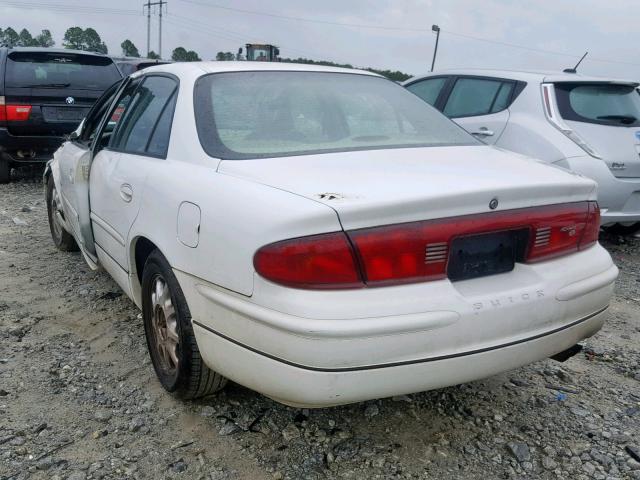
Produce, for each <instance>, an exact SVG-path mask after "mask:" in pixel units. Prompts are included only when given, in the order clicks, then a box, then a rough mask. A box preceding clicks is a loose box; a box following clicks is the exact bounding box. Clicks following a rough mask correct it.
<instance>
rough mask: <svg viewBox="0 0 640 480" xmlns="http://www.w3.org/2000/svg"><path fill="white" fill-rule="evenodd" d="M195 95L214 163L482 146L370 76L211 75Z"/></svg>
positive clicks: (429, 109) (394, 86) (427, 108)
mask: <svg viewBox="0 0 640 480" xmlns="http://www.w3.org/2000/svg"><path fill="white" fill-rule="evenodd" d="M195 95H196V97H195V113H196V123H197V127H198V135H199V136H200V141H201V143H202V145H203V147H204V149H205V151H206V152H207V153H208V154H209V155H211V156H213V157H216V158H224V159H246V158H260V157H278V156H285V155H302V154H314V153H325V152H341V151H349V150H370V149H376V148H406V147H426V146H436V145H478V144H479V142H477V141H476V140H475V139H473V138H472V137H471V136H470V135H469V134H467V133H466V132H465V131H464V130H462V129H461V128H460V127H458V126H457V125H455V124H454V123H453V122H451V121H450V120H449V119H447V118H446V117H445V116H444V115H442V114H441V113H440V112H438V111H437V110H435V109H434V108H433V107H431V106H430V105H428V104H426V103H425V102H423V101H422V100H420V99H419V98H418V97H416V96H415V95H413V94H412V93H410V92H409V91H407V90H405V89H404V88H402V87H401V86H399V85H397V84H395V83H393V82H391V81H389V80H386V79H383V78H379V77H374V76H369V75H358V74H343V73H324V72H234V73H221V74H212V75H206V76H204V77H201V78H200V79H199V80H198V82H197V84H196V92H195Z"/></svg>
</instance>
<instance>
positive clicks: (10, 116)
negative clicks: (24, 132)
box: [0, 105, 31, 122]
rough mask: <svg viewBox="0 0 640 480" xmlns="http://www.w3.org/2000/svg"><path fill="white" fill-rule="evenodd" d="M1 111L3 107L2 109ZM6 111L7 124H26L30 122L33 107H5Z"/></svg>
mask: <svg viewBox="0 0 640 480" xmlns="http://www.w3.org/2000/svg"><path fill="white" fill-rule="evenodd" d="M1 109H2V107H0V110H1ZM4 109H5V120H6V121H7V122H25V121H27V120H29V115H31V105H5V107H4ZM0 120H2V118H0Z"/></svg>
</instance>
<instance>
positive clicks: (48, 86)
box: [25, 83, 71, 88]
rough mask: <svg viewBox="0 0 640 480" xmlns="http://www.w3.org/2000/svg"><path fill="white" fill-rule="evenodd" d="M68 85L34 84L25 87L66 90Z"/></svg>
mask: <svg viewBox="0 0 640 480" xmlns="http://www.w3.org/2000/svg"><path fill="white" fill-rule="evenodd" d="M69 85H71V84H70V83H36V84H33V85H25V86H26V87H28V88H66V87H68V86H69Z"/></svg>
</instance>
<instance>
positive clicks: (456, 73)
mask: <svg viewBox="0 0 640 480" xmlns="http://www.w3.org/2000/svg"><path fill="white" fill-rule="evenodd" d="M404 86H405V87H406V88H407V89H409V90H410V91H411V92H413V93H414V94H416V95H417V96H419V97H420V98H422V99H423V100H424V101H426V102H428V103H430V104H431V105H433V106H434V107H435V108H437V109H438V110H440V111H442V112H443V113H444V114H445V115H447V116H448V117H450V118H451V119H452V120H454V121H455V122H456V123H458V124H459V125H460V126H462V127H463V128H464V129H466V130H467V131H469V132H470V133H471V134H473V135H474V136H475V137H476V138H479V139H481V140H483V141H484V142H486V143H489V144H493V145H496V146H498V147H501V148H505V149H507V150H511V151H514V152H518V153H521V154H524V155H527V156H530V157H534V158H538V159H540V160H542V161H544V162H547V163H550V164H554V165H558V166H561V167H564V168H566V169H569V170H573V171H575V172H577V173H580V174H582V175H584V176H586V177H589V178H591V179H593V180H595V181H596V182H598V199H599V203H600V208H601V209H602V210H601V211H602V217H601V218H602V225H603V226H609V227H614V228H612V230H614V231H616V232H618V233H632V232H635V231H637V230H639V229H640V95H639V94H638V91H637V90H636V87H638V83H637V82H632V81H625V80H611V79H606V78H598V77H586V76H583V75H579V74H576V73H560V74H557V73H534V72H515V71H501V70H472V69H465V70H450V71H449V70H447V71H441V72H433V73H430V74H428V75H423V76H419V77H413V78H411V79H409V80H408V81H406V82H405V83H404Z"/></svg>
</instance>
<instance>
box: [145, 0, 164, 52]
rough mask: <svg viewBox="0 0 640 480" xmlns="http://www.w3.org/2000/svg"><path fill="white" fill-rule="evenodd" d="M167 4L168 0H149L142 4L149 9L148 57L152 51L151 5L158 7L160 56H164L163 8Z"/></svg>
mask: <svg viewBox="0 0 640 480" xmlns="http://www.w3.org/2000/svg"><path fill="white" fill-rule="evenodd" d="M166 4H167V0H157V1H155V2H152V1H151V0H147V3H145V4H143V5H142V8H143V10H144V9H145V8H146V9H147V57H149V52H150V51H151V46H150V44H151V7H155V6H156V5H157V6H158V7H159V8H158V21H159V24H158V56H159V57H160V58H162V8H163V7H164V6H165V5H166Z"/></svg>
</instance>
